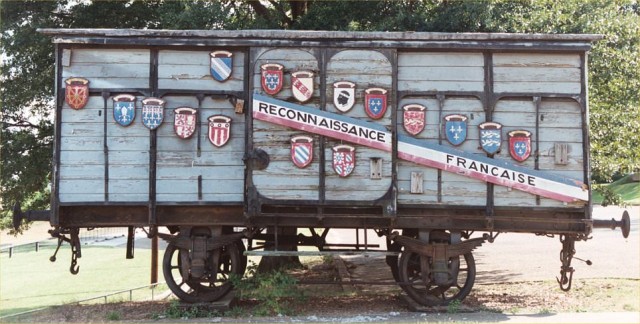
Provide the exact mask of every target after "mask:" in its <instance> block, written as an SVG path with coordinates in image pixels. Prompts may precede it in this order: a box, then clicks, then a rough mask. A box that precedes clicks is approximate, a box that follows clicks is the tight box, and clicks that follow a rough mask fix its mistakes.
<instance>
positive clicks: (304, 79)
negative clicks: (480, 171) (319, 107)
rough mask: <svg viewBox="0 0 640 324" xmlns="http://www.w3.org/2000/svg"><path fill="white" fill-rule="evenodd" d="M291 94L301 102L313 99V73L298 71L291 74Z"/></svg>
mask: <svg viewBox="0 0 640 324" xmlns="http://www.w3.org/2000/svg"><path fill="white" fill-rule="evenodd" d="M291 93H293V97H294V98H296V100H298V101H300V102H306V101H308V100H309V99H311V97H313V72H310V71H298V72H293V73H291Z"/></svg>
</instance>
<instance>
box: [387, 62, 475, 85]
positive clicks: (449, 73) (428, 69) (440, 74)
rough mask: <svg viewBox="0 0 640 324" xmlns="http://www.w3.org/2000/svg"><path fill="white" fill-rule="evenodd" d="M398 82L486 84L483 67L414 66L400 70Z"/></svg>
mask: <svg viewBox="0 0 640 324" xmlns="http://www.w3.org/2000/svg"><path fill="white" fill-rule="evenodd" d="M400 71H401V73H398V81H467V82H469V81H476V82H484V69H483V68H482V67H462V66H412V67H411V68H407V69H403V70H400Z"/></svg>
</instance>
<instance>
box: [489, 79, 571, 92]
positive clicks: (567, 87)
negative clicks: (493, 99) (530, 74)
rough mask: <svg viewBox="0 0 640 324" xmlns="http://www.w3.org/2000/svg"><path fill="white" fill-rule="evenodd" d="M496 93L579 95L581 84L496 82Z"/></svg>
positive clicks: (494, 84)
mask: <svg viewBox="0 0 640 324" xmlns="http://www.w3.org/2000/svg"><path fill="white" fill-rule="evenodd" d="M493 86H494V92H496V93H506V92H525V93H561V94H576V95H577V94H579V93H580V82H546V81H542V80H541V81H540V82H533V81H529V82H516V81H508V82H506V81H505V82H494V83H493Z"/></svg>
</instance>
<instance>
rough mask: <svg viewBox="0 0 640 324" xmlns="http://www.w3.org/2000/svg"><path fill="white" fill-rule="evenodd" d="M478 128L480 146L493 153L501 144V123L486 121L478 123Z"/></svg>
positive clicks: (498, 149)
mask: <svg viewBox="0 0 640 324" xmlns="http://www.w3.org/2000/svg"><path fill="white" fill-rule="evenodd" d="M478 127H479V128H480V146H481V147H482V149H483V150H484V151H485V152H487V153H489V154H495V153H497V152H498V151H500V144H502V125H500V124H498V123H494V122H486V123H482V124H480V125H478Z"/></svg>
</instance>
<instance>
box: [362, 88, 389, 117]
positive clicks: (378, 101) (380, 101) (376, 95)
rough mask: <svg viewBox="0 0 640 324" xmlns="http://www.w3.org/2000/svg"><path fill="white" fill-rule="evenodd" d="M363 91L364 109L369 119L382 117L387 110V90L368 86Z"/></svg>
mask: <svg viewBox="0 0 640 324" xmlns="http://www.w3.org/2000/svg"><path fill="white" fill-rule="evenodd" d="M364 93H365V94H364V111H365V112H366V113H367V115H369V117H371V119H380V118H382V117H383V116H384V113H385V112H387V90H385V89H381V88H369V89H367V90H365V91H364Z"/></svg>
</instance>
